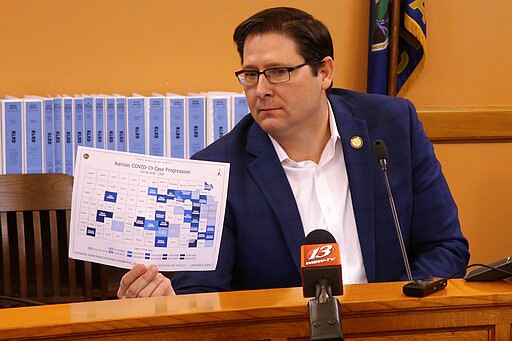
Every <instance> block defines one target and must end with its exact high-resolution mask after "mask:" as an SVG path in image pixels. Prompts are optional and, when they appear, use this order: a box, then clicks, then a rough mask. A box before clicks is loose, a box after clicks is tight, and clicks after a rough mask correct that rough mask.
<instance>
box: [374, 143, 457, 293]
mask: <svg viewBox="0 0 512 341" xmlns="http://www.w3.org/2000/svg"><path fill="white" fill-rule="evenodd" d="M373 153H374V154H375V157H376V158H377V160H378V161H379V167H380V170H381V171H382V174H383V175H384V183H385V184H386V192H387V194H388V199H389V206H390V207H391V213H392V214H393V221H394V223H395V229H396V234H397V236H398V241H399V243H400V250H401V251H402V258H403V260H404V265H405V271H406V272H407V278H408V279H409V283H407V284H405V285H404V286H403V288H402V291H403V293H404V294H405V295H406V296H413V297H424V296H427V295H430V294H432V293H434V292H436V291H439V290H442V289H444V288H445V287H446V285H447V284H448V281H447V279H446V278H441V279H432V280H418V281H415V280H414V279H413V277H412V272H411V267H410V265H409V258H408V256H407V251H406V249H405V243H404V238H403V236H402V229H401V228H400V222H399V220H398V214H397V213H396V206H395V201H394V200H393V194H392V193H391V186H390V185H389V179H388V164H387V157H388V148H387V147H386V143H385V142H384V141H382V140H375V141H374V143H373Z"/></svg>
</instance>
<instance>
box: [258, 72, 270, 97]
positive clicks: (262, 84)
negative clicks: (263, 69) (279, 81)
mask: <svg viewBox="0 0 512 341" xmlns="http://www.w3.org/2000/svg"><path fill="white" fill-rule="evenodd" d="M273 87H274V84H272V83H270V82H269V80H268V79H267V77H265V75H264V74H261V75H260V77H259V79H258V83H257V84H256V93H257V94H258V96H260V97H265V96H270V95H272V93H273V91H272V90H273Z"/></svg>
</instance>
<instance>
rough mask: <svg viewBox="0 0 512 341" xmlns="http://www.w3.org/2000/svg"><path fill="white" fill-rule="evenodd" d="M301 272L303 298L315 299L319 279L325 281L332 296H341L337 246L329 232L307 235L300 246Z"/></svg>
mask: <svg viewBox="0 0 512 341" xmlns="http://www.w3.org/2000/svg"><path fill="white" fill-rule="evenodd" d="M301 270H302V271H301V272H302V291H303V294H304V297H315V295H316V286H317V284H318V283H319V281H320V280H321V279H324V280H326V281H327V283H328V286H329V287H330V289H331V294H332V295H342V294H343V284H342V276H341V260H340V250H339V245H338V244H337V243H336V239H335V238H334V236H333V235H332V234H331V233H330V232H329V231H326V230H322V229H317V230H313V231H311V232H310V233H308V235H307V237H306V239H305V240H304V244H302V246H301Z"/></svg>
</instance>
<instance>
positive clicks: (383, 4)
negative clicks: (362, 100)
mask: <svg viewBox="0 0 512 341" xmlns="http://www.w3.org/2000/svg"><path fill="white" fill-rule="evenodd" d="M393 11H398V15H397V16H394V15H393ZM394 18H397V20H399V21H400V24H399V27H398V32H399V33H398V34H397V35H393V34H392V27H393V19H394ZM426 34H427V26H426V22H425V0H401V1H399V0H370V30H369V49H368V77H367V92H368V93H377V94H384V95H386V94H388V95H396V94H397V93H398V92H399V91H400V90H402V91H404V90H405V89H406V88H407V87H408V85H409V83H410V81H411V80H413V79H415V78H416V77H417V75H418V74H419V72H420V71H421V69H422V68H423V63H424V60H425V58H424V55H425V50H426ZM394 39H398V53H396V56H397V57H396V59H394V58H393V55H394V54H393V53H392V51H391V47H392V46H393V44H394V43H395V45H396V42H394ZM392 66H394V67H392ZM390 70H391V74H390ZM390 79H391V88H390Z"/></svg>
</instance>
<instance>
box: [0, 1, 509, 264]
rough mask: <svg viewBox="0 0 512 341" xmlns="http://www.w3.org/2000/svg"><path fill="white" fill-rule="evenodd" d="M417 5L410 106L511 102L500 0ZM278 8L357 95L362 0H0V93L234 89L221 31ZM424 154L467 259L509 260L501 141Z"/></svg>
mask: <svg viewBox="0 0 512 341" xmlns="http://www.w3.org/2000/svg"><path fill="white" fill-rule="evenodd" d="M426 3H427V11H426V17H427V20H428V50H427V59H426V64H425V68H424V70H423V72H422V73H421V74H420V76H419V78H418V79H417V80H416V81H415V82H414V83H412V84H411V87H410V88H409V90H408V92H406V93H403V94H402V95H403V96H404V97H407V98H410V99H411V100H412V101H413V102H414V103H415V104H416V105H417V106H418V107H419V108H423V107H448V108H452V107H475V106H477V107H479V106H484V107H485V106H512V96H511V95H510V93H511V91H510V88H511V81H510V79H512V63H510V62H509V61H508V59H510V58H509V56H510V55H511V53H512V43H511V42H512V31H511V30H512V25H510V23H509V15H510V13H511V12H512V1H510V0H489V1H480V0H465V1H463V0H451V1H442V0H426ZM278 5H288V6H295V7H299V8H302V9H305V10H307V11H310V12H311V13H313V14H314V15H315V16H317V17H318V18H320V19H321V20H322V21H324V22H325V23H326V24H327V26H329V28H330V29H331V32H332V34H333V39H334V44H335V60H336V63H337V68H336V77H335V85H336V86H339V87H346V88H351V89H355V90H360V91H364V89H365V84H366V63H367V52H366V51H367V33H368V8H369V2H368V1H364V0H322V1H309V0H302V1H270V0H260V1H243V0H236V1H235V0H217V1H210V0H196V1H169V0H140V1H139V0H138V1H135V0H74V1H69V0H47V1H40V0H16V1H15V0H3V1H0V42H1V44H2V48H1V50H0V96H3V95H6V94H10V95H14V96H23V95H26V94H34V95H47V94H48V95H57V94H62V93H66V94H70V95H73V94H75V93H112V92H117V93H121V94H130V93H132V92H139V93H142V94H145V95H148V94H150V93H152V92H162V93H163V92H167V91H172V92H179V93H186V92H189V91H207V90H227V91H241V89H240V87H239V86H238V84H237V82H236V80H235V78H234V76H233V71H234V70H236V69H238V67H239V59H238V56H237V55H236V52H235V48H234V45H233V43H232V41H231V35H232V31H233V28H234V27H235V25H236V24H237V23H238V22H240V21H241V20H242V19H244V18H246V17H247V16H249V15H250V14H252V13H253V12H255V11H256V10H260V9H263V8H266V7H270V6H278ZM510 130H511V131H512V127H510ZM435 148H436V153H437V155H438V157H439V159H440V160H441V162H442V164H443V167H444V171H445V175H446V177H447V179H448V182H449V184H450V187H451V188H452V192H453V194H454V196H455V199H456V201H457V203H458V206H459V209H460V216H461V221H462V223H463V229H464V231H465V233H466V235H467V236H468V238H469V239H470V243H471V251H472V259H471V261H472V262H490V261H492V260H494V259H497V258H500V257H503V256H506V255H511V254H512V247H510V245H512V233H510V231H511V230H512V223H511V219H510V216H509V213H508V212H509V208H508V201H509V200H510V199H511V198H512V184H511V183H512V175H511V174H512V171H511V169H512V155H511V154H512V143H494V144H493V143H489V144H436V146H435Z"/></svg>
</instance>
